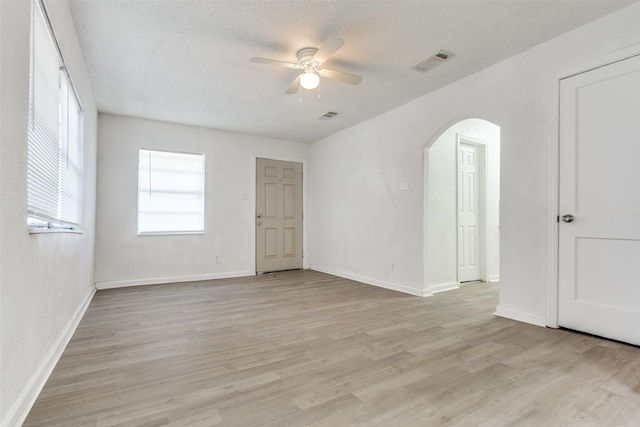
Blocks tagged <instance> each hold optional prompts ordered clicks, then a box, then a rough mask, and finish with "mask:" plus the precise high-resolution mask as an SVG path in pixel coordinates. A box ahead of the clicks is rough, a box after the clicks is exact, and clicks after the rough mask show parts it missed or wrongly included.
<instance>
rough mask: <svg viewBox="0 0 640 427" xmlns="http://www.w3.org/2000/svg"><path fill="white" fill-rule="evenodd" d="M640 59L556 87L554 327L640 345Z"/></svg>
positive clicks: (608, 66) (573, 78) (566, 81)
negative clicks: (556, 284) (556, 292)
mask: <svg viewBox="0 0 640 427" xmlns="http://www.w3.org/2000/svg"><path fill="white" fill-rule="evenodd" d="M639 159H640V57H634V58H630V59H627V60H624V61H620V62H617V63H614V64H611V65H607V66H605V67H601V68H598V69H595V70H592V71H589V72H586V73H583V74H579V75H577V76H573V77H571V78H567V79H564V80H562V81H561V82H560V200H559V208H560V216H564V215H572V216H573V221H572V222H564V221H560V227H559V262H558V265H559V272H558V278H559V306H558V320H559V325H560V326H563V327H567V328H571V329H576V330H580V331H585V332H589V333H592V334H595V335H600V336H604V337H608V338H613V339H616V340H620V341H626V342H630V343H633V344H640V328H638V325H640V278H639V276H638V274H637V266H638V265H639V264H640V174H638V172H637V164H638V160H639Z"/></svg>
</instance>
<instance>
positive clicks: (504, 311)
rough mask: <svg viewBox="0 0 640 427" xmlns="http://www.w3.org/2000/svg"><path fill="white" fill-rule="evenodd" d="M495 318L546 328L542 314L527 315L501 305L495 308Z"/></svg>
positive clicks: (545, 321) (545, 318) (545, 319)
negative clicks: (504, 318)
mask: <svg viewBox="0 0 640 427" xmlns="http://www.w3.org/2000/svg"><path fill="white" fill-rule="evenodd" d="M495 314H496V316H500V317H506V318H507V319H512V320H517V321H519V322H525V323H531V324H532V325H536V326H542V327H546V326H547V317H546V316H544V315H542V314H534V313H527V312H525V311H520V310H514V309H512V308H507V307H504V306H501V305H498V306H497V307H496V312H495Z"/></svg>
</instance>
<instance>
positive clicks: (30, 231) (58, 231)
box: [29, 228, 83, 234]
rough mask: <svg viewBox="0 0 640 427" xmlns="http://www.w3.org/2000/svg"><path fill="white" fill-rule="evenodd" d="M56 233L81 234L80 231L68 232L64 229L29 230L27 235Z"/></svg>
mask: <svg viewBox="0 0 640 427" xmlns="http://www.w3.org/2000/svg"><path fill="white" fill-rule="evenodd" d="M57 233H71V234H83V233H82V230H69V229H65V228H30V229H29V234H57Z"/></svg>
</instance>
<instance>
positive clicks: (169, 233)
mask: <svg viewBox="0 0 640 427" xmlns="http://www.w3.org/2000/svg"><path fill="white" fill-rule="evenodd" d="M194 234H204V230H203V231H143V232H139V233H138V236H190V235H194Z"/></svg>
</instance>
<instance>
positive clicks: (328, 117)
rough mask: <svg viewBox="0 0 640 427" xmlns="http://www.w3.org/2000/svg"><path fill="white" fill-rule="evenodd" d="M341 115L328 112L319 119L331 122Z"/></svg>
mask: <svg viewBox="0 0 640 427" xmlns="http://www.w3.org/2000/svg"><path fill="white" fill-rule="evenodd" d="M338 114H340V113H336V112H335V111H327V112H326V113H324V114H323V115H321V116H320V117H318V118H319V119H320V120H331V119H333V118H334V117H335V116H337V115H338Z"/></svg>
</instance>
